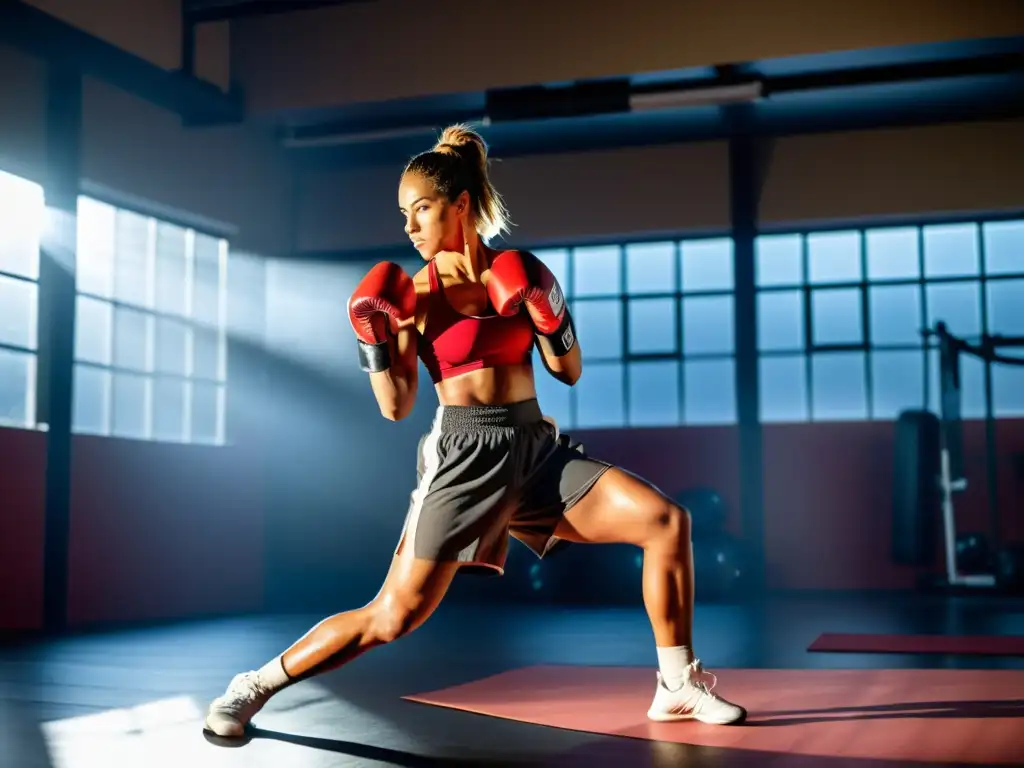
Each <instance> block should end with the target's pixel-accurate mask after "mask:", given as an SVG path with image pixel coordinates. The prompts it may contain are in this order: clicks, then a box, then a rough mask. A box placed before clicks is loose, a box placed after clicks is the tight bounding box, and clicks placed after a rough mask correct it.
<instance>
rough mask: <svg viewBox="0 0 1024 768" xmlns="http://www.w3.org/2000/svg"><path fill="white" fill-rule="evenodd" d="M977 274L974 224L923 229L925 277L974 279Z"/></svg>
mask: <svg viewBox="0 0 1024 768" xmlns="http://www.w3.org/2000/svg"><path fill="white" fill-rule="evenodd" d="M980 272H981V265H980V264H979V261H978V227H977V225H976V224H942V225H936V226H932V227H925V228H924V274H925V276H926V277H973V276H975V275H977V274H979V273H980Z"/></svg>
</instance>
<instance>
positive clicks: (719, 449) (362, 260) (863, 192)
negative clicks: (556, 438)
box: [268, 121, 1024, 589]
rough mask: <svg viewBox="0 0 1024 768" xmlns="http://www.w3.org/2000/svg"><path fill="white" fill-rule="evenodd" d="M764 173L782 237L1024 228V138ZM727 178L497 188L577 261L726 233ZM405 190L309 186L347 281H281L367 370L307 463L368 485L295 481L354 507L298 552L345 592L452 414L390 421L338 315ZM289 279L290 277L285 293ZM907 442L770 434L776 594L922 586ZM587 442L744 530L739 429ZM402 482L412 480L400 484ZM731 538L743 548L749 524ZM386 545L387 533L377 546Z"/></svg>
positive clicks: (976, 486) (768, 429)
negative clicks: (694, 497)
mask: <svg viewBox="0 0 1024 768" xmlns="http://www.w3.org/2000/svg"><path fill="white" fill-rule="evenodd" d="M765 156H766V175H765V179H764V182H763V189H762V196H761V214H762V216H761V220H762V227H763V228H765V229H785V228H787V227H798V226H811V225H817V226H821V225H825V224H836V223H841V222H842V223H872V224H874V223H878V222H884V221H891V220H899V219H906V218H912V219H917V218H931V217H936V218H943V217H948V216H955V215H961V214H969V213H980V214H991V213H995V212H1013V211H1021V210H1024V190H1022V189H1021V187H1020V184H1019V181H1018V180H1019V179H1020V178H1022V177H1024V176H1022V174H1024V123H1022V122H1019V121H1017V122H1013V121H1007V122H992V123H980V122H979V123H965V124H955V125H944V126H934V127H926V128H904V129H892V130H875V131H864V132H854V133H834V134H825V135H813V136H799V137H793V138H786V139H780V140H777V141H774V142H772V143H770V144H769V145H767V146H766V147H765ZM726 162H727V158H726V148H725V145H724V144H722V143H703V144H685V145H676V146H667V147H649V148H642V149H623V150H615V151H607V152H591V153H585V154H565V155H545V156H535V157H516V158H510V159H508V160H503V161H500V162H498V163H497V164H496V165H495V169H494V173H495V178H496V182H497V184H498V186H499V189H500V190H501V191H502V192H503V194H505V195H506V197H507V199H508V202H509V205H510V208H511V213H512V216H513V219H514V220H515V221H516V222H517V224H518V226H517V228H516V229H515V230H514V233H513V235H512V237H511V238H510V239H511V241H512V242H513V243H516V244H523V245H528V246H535V245H543V244H547V243H561V244H579V243H583V242H587V241H593V240H596V241H602V240H605V241H607V240H612V241H614V240H616V239H625V240H628V239H631V238H637V237H646V236H650V235H653V234H656V233H671V234H675V235H681V234H692V233H702V232H716V231H717V232H722V231H725V230H726V229H727V227H728V183H727V179H728V174H727V165H726ZM400 170H401V169H400V168H394V167H386V168H371V169H367V168H360V169H356V170H354V171H352V172H348V173H345V172H341V171H330V170H322V171H317V172H307V173H304V174H303V175H302V177H301V179H300V181H299V199H300V207H299V214H298V225H297V228H298V235H297V238H298V242H299V244H300V248H302V249H304V250H306V251H307V252H308V254H307V255H308V256H309V257H310V258H317V259H327V258H328V257H329V254H330V258H333V259H338V260H342V259H344V260H345V261H344V263H335V264H325V263H318V264H317V266H316V267H315V270H316V272H315V273H314V272H309V276H308V277H307V278H305V279H304V278H302V277H301V274H302V272H303V270H312V269H314V268H313V267H308V266H303V265H302V264H301V263H300V264H289V265H277V266H276V267H275V269H276V270H279V271H277V272H275V273H274V276H273V278H271V279H268V301H270V302H271V303H273V302H275V301H278V300H279V299H277V298H275V297H279V296H280V295H283V294H284V293H287V292H288V291H289V290H290V289H288V288H286V287H284V286H286V285H289V284H290V283H292V282H302V283H303V286H304V287H303V291H304V295H306V296H319V297H320V299H319V300H316V299H314V300H312V302H311V305H312V306H313V307H314V308H313V309H311V310H310V311H311V312H314V311H318V309H317V308H319V307H321V306H327V305H328V304H330V302H331V301H332V300H333V301H336V302H338V304H337V305H334V309H333V310H332V314H331V315H330V319H329V320H328V316H327V315H323V319H324V321H325V322H323V323H321V324H320V327H325V328H330V329H331V330H330V331H329V332H328V335H329V337H330V339H331V341H330V343H329V344H327V345H326V346H327V347H328V349H325V350H324V351H323V353H322V356H319V357H318V356H317V353H316V352H313V351H311V352H310V355H311V357H310V364H316V363H315V362H314V361H315V360H319V361H320V364H324V365H325V364H326V361H327V360H331V361H332V363H331V364H332V365H338V360H339V359H340V360H341V361H344V360H346V359H347V360H349V361H350V367H349V369H348V371H347V372H342V373H339V374H338V375H339V376H343V377H344V380H345V387H346V389H345V396H344V399H345V404H344V406H341V405H339V408H344V409H346V411H345V412H346V413H347V414H348V415H347V417H346V420H345V421H344V422H342V421H340V420H339V421H338V423H346V424H349V425H350V428H349V429H348V430H346V432H345V434H343V435H342V434H337V435H335V436H332V435H331V434H329V433H327V432H325V433H324V434H322V435H320V436H319V437H318V438H317V440H316V441H315V443H313V444H311V445H310V447H309V448H308V449H307V451H308V458H309V459H310V460H312V457H313V456H314V455H324V456H329V455H334V456H353V455H357V456H359V457H362V458H360V459H357V460H356V463H355V466H349V465H347V464H346V463H345V462H339V463H334V464H331V467H330V472H329V473H328V472H326V471H325V472H324V473H323V474H322V475H320V476H318V479H317V480H316V481H314V480H313V479H312V477H311V476H310V473H311V472H312V470H311V469H310V464H309V463H308V462H300V464H301V465H302V469H301V472H302V482H298V480H297V479H296V480H294V482H292V484H291V488H290V492H291V493H292V494H294V495H293V497H292V498H295V499H302V500H303V502H305V500H307V499H309V498H310V497H311V495H312V493H313V492H312V491H310V490H305V489H309V488H314V487H316V488H319V487H320V486H321V484H322V482H323V481H324V480H323V479H324V478H326V477H328V476H329V477H330V480H329V482H330V483H331V486H332V487H333V488H335V489H336V492H337V493H338V494H339V497H338V498H341V499H344V501H340V502H335V504H343V505H344V506H345V508H346V510H347V509H349V508H351V514H348V513H345V514H342V513H341V511H340V510H339V512H338V513H337V514H336V515H334V516H333V517H332V516H331V515H329V514H327V512H326V510H327V509H328V508H330V507H329V506H325V507H324V509H325V512H324V514H323V515H322V516H318V518H317V519H318V522H317V524H316V528H315V530H310V531H308V532H306V533H305V534H302V533H301V531H298V532H297V531H295V530H293V531H292V537H293V544H292V546H293V548H294V551H295V552H300V551H302V552H304V559H303V560H302V562H303V563H304V565H305V566H307V567H312V568H315V569H321V570H323V571H324V572H325V573H328V572H329V573H334V574H335V575H336V578H343V577H344V576H345V575H347V574H353V576H354V577H355V578H364V577H363V575H362V574H361V573H360V569H359V567H357V564H358V565H359V566H361V567H362V568H363V570H365V569H366V568H373V567H374V566H373V565H372V564H373V563H379V562H380V561H381V558H382V557H385V556H386V555H387V554H388V553H387V551H386V550H387V548H388V547H390V546H393V545H394V537H395V536H397V533H398V526H399V525H400V522H401V517H402V514H403V513H404V509H405V506H406V504H407V503H408V492H409V491H410V490H411V489H412V487H413V484H414V482H415V479H414V476H413V467H414V455H415V445H416V439H417V438H418V436H419V434H420V433H421V432H422V431H423V430H425V429H426V427H427V425H428V424H429V421H430V418H431V417H432V413H433V407H434V402H435V396H434V394H433V392H432V391H431V388H430V386H429V382H428V383H427V384H422V383H421V390H420V400H419V403H418V405H417V407H416V409H415V411H414V414H413V416H412V417H411V419H410V422H411V428H410V425H406V424H399V425H392V424H388V423H386V422H384V421H383V420H381V419H380V417H379V416H378V415H377V413H376V406H375V404H374V402H373V399H372V395H371V394H370V390H369V387H368V385H367V384H366V382H365V381H363V380H361V377H360V375H359V372H358V371H357V370H356V367H355V362H354V361H355V345H354V342H352V341H351V340H350V339H349V338H348V337H349V336H351V334H350V333H348V330H347V327H346V323H345V319H344V317H343V315H342V309H341V306H340V297H345V296H347V295H348V294H349V293H350V292H351V289H352V288H353V287H354V286H355V284H356V282H357V281H358V279H359V278H360V276H361V275H362V274H363V273H365V271H366V269H368V268H369V266H371V264H372V263H373V262H374V261H376V260H377V258H379V257H378V256H377V255H375V254H373V253H367V251H368V250H369V251H372V250H374V249H377V248H380V249H387V248H389V247H394V246H402V245H403V243H404V240H405V236H404V234H403V232H402V221H401V217H400V216H399V215H398V214H397V213H396V207H397V206H396V203H395V189H396V183H397V179H398V175H399V173H400ZM339 252H340V253H339ZM410 253H411V251H410ZM411 256H412V259H411V260H410V262H409V264H410V268H415V254H413V253H411ZM388 258H390V252H389V255H388ZM285 272H287V273H288V275H289V277H287V278H285V277H284V276H283V275H284V273H285ZM327 273H330V274H332V275H333V276H334V277H333V279H331V280H330V281H326V280H324V279H323V278H322V277H319V276H322V275H324V274H327ZM314 274H315V275H317V276H318V277H315V278H314V277H313V275H314ZM279 281H283V282H279ZM288 322H290V318H285V317H283V316H282V315H280V314H277V315H274V314H273V313H271V315H270V317H269V319H268V332H269V333H270V334H274V333H275V328H276V327H277V325H278V324H285V325H287V323H288ZM309 322H310V323H312V322H313V321H312V318H311V319H310V320H309ZM282 327H284V326H282ZM583 343H584V345H585V344H586V340H585V337H584V339H583ZM343 367H344V366H343ZM303 429H304V427H303V428H296V429H295V430H294V432H289V435H291V438H290V441H292V440H293V441H294V443H295V444H296V445H298V444H299V442H300V436H301V434H302V430H303ZM892 433H893V426H892V424H891V423H889V422H854V423H807V424H769V425H766V426H765V428H764V455H765V467H764V472H765V547H766V551H767V558H768V568H769V584H770V586H771V587H773V588H787V589H819V588H828V589H871V588H899V587H907V586H910V585H912V583H913V579H914V576H915V574H914V572H913V571H911V570H910V569H905V568H901V567H898V566H895V565H893V564H891V562H890V559H889V552H890V545H889V542H890V538H889V537H890V514H891V466H892ZM353 434H366V435H367V436H368V440H367V442H366V443H362V444H360V446H359V448H358V449H357V450H356V449H353V448H352V447H351V435H353ZM371 435H372V439H371V438H369V436H371ZM385 435H387V436H389V437H390V436H393V438H394V442H392V441H391V440H390V439H389V440H388V441H387V445H388V446H389V447H393V449H394V451H395V452H396V455H398V456H400V457H401V458H400V459H398V460H397V462H396V461H394V460H392V461H387V462H386V464H385V465H384V468H383V469H381V468H378V469H376V470H375V469H374V467H373V460H369V459H365V457H366V455H367V454H366V452H367V451H370V452H373V454H374V455H376V451H377V450H379V445H380V442H381V441H382V440H384V439H385V437H384V436H385ZM579 435H580V437H581V438H582V439H583V441H584V442H585V443H586V444H587V446H588V448H589V449H590V450H592V451H593V452H594V453H596V454H597V455H600V456H603V457H606V458H608V459H609V460H612V461H615V462H618V463H621V464H622V465H623V466H625V467H627V468H628V469H631V470H633V471H636V472H638V473H639V474H641V475H643V476H645V477H647V478H649V479H650V480H651V481H652V482H654V483H655V484H656V485H658V486H659V487H660V488H662V489H663V490H664V491H666V492H668V493H675V492H677V491H679V490H682V489H683V488H686V487H688V486H693V485H713V486H715V487H717V488H719V489H720V490H721V491H722V492H723V494H724V495H725V496H726V498H727V500H728V502H729V504H730V507H731V508H732V510H733V513H734V515H735V514H736V512H738V508H739V478H738V474H737V470H736V467H737V463H738V459H739V456H738V442H737V435H736V430H735V429H734V428H731V427H686V428H661V429H654V428H650V429H629V430H579ZM999 437H1000V450H1001V451H1003V452H1012V451H1022V450H1024V423H1020V422H1009V421H1007V422H1001V423H1000V430H999ZM967 439H968V449H969V450H970V451H972V452H974V455H978V456H980V455H982V450H983V445H984V443H983V440H982V435H981V432H980V425H977V424H969V425H968V429H967ZM289 444H291V442H289ZM346 446H348V447H346ZM296 450H301V449H296ZM346 461H347V459H346ZM809 467H813V471H809V469H808V468H809ZM295 471H296V472H297V471H298V470H295ZM282 472H285V470H282ZM1001 472H1002V473H1003V474H1002V476H1001V489H1002V493H1003V494H1004V495H1005V501H1006V503H1005V504H1003V505H1002V506H1003V508H1004V509H1006V510H1011V509H1013V506H1012V499H1013V498H1014V494H1016V493H1020V489H1019V487H1018V486H1019V480H1017V479H1016V478H1015V477H1014V476H1013V473H1012V468H1010V467H1007V466H1005V465H1004V466H1003V469H1002V470H1001ZM382 473H387V474H388V475H389V479H388V480H387V481H386V482H382V480H381V476H382ZM395 473H397V477H393V476H391V475H394V474H395ZM295 478H298V475H295ZM969 479H970V487H971V490H970V491H969V492H968V493H967V494H965V495H964V496H963V498H962V500H961V501H962V504H961V505H960V506H958V510H959V511H960V512H962V513H963V514H964V518H963V525H964V526H965V527H966V528H970V527H972V526H978V527H979V528H980V529H981V530H984V529H985V525H986V523H985V515H986V514H987V507H986V498H985V495H984V492H983V490H982V489H983V487H984V467H983V465H982V464H981V463H975V464H972V466H971V475H970V478H969ZM316 493H319V490H318V491H317V492H316ZM350 499H351V500H353V501H348V500H350ZM353 517H355V518H358V519H360V520H361V521H364V522H362V523H361V524H360V528H359V540H358V542H356V541H349V540H347V537H346V533H345V532H346V530H347V529H348V528H349V527H350V526H351V520H352V519H353ZM731 524H732V527H733V528H734V529H738V520H736V519H734V520H732V521H731ZM1013 526H1016V530H1014V529H1013ZM368 529H369V530H372V531H374V532H375V533H374V535H373V536H370V537H368V539H367V538H364V536H365V535H366V532H367V530H368ZM1004 533H1005V534H1006V535H1007V537H1008V538H1013V537H1016V538H1021V537H1024V530H1021V525H1020V523H1019V522H1016V521H1010V520H1009V519H1006V520H1004ZM296 538H305V539H306V542H307V544H308V545H309V546H310V549H309V550H304V549H303V547H304V546H305V545H303V544H300V543H298V542H295V539H296ZM314 538H317V540H320V541H322V540H323V539H324V538H326V539H327V540H330V541H331V542H332V544H331V546H323V545H319V546H321V547H322V551H321V555H320V556H317V555H316V554H310V552H313V553H315V552H317V546H318V545H316V544H314V543H313V539H314ZM339 555H340V556H339ZM286 559H288V558H286ZM374 577H376V574H374ZM368 586H369V585H367V587H368Z"/></svg>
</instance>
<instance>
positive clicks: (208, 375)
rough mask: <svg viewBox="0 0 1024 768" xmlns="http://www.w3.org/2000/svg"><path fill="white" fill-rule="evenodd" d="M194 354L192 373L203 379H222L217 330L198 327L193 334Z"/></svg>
mask: <svg viewBox="0 0 1024 768" xmlns="http://www.w3.org/2000/svg"><path fill="white" fill-rule="evenodd" d="M192 344H193V350H194V354H193V357H192V361H193V363H192V365H193V367H192V375H193V376H197V377H199V378H201V379H215V380H216V379H221V378H223V377H222V376H221V368H220V338H219V334H218V333H217V332H216V331H207V330H205V329H202V330H200V329H198V328H197V329H196V330H195V331H194V332H193V335H192Z"/></svg>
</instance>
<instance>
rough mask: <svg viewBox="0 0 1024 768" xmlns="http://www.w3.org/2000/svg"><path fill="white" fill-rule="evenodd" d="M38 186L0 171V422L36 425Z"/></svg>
mask: <svg viewBox="0 0 1024 768" xmlns="http://www.w3.org/2000/svg"><path fill="white" fill-rule="evenodd" d="M44 211H45V206H44V202H43V188H42V187H41V186H40V185H38V184H35V183H34V182H31V181H28V180H26V179H23V178H20V177H18V176H14V175H12V174H9V173H5V172H3V171H0V426H6V427H26V428H34V427H35V426H36V354H37V333H38V331H37V328H38V310H39V286H38V281H39V239H40V236H41V234H42V232H43V216H44Z"/></svg>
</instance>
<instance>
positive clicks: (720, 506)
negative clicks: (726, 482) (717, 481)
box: [675, 488, 728, 535]
mask: <svg viewBox="0 0 1024 768" xmlns="http://www.w3.org/2000/svg"><path fill="white" fill-rule="evenodd" d="M675 501H676V503H677V504H678V505H679V506H681V507H684V508H685V509H687V510H689V512H690V519H691V521H692V526H693V532H694V535H696V534H698V533H704V532H707V533H712V532H718V531H721V530H722V529H723V528H725V520H726V517H727V516H728V515H727V512H728V510H727V509H726V506H725V501H724V500H723V499H722V497H721V495H720V494H719V493H718V491H716V490H715V489H714V488H688V489H686V490H684V491H681V492H679V493H678V494H676V498H675Z"/></svg>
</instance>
